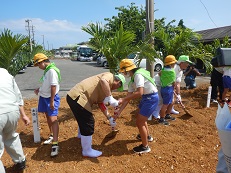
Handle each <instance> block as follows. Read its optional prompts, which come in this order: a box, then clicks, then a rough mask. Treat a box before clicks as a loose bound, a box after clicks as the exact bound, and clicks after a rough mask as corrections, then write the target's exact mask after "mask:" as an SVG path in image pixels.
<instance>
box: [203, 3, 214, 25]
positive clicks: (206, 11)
mask: <svg viewBox="0 0 231 173" xmlns="http://www.w3.org/2000/svg"><path fill="white" fill-rule="evenodd" d="M200 2H201V3H202V5H203V6H204V8H205V10H206V12H207V14H208V16H209V18H210V20H211V21H212V22H213V24H214V25H215V26H216V27H217V25H216V23H215V22H214V21H213V19H212V18H211V16H210V14H209V11H208V10H207V8H206V6H205V4H204V3H203V2H202V1H201V0H200Z"/></svg>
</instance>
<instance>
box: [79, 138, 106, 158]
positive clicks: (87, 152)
mask: <svg viewBox="0 0 231 173" xmlns="http://www.w3.org/2000/svg"><path fill="white" fill-rule="evenodd" d="M81 145H82V154H83V156H84V157H99V156H101V155H102V152H101V151H97V150H94V149H92V148H91V145H92V136H83V135H81Z"/></svg>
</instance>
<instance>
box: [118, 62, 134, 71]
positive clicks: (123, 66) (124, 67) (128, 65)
mask: <svg viewBox="0 0 231 173" xmlns="http://www.w3.org/2000/svg"><path fill="white" fill-rule="evenodd" d="M134 68H136V65H135V64H134V63H133V62H132V60H130V59H122V60H121V61H120V70H119V72H122V73H123V72H125V71H130V70H132V69H134Z"/></svg>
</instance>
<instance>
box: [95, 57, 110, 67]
mask: <svg viewBox="0 0 231 173" xmlns="http://www.w3.org/2000/svg"><path fill="white" fill-rule="evenodd" d="M96 64H97V66H101V67H108V63H107V58H106V57H105V56H103V55H102V56H100V57H98V58H97V61H96Z"/></svg>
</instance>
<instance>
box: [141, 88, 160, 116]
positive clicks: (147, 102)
mask: <svg viewBox="0 0 231 173" xmlns="http://www.w3.org/2000/svg"><path fill="white" fill-rule="evenodd" d="M158 102H159V96H158V93H157V92H156V93H152V94H145V95H142V99H141V101H140V104H139V109H140V112H139V113H140V114H141V115H143V116H145V117H150V115H152V113H153V111H154V110H155V109H156V107H157V105H158Z"/></svg>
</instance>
